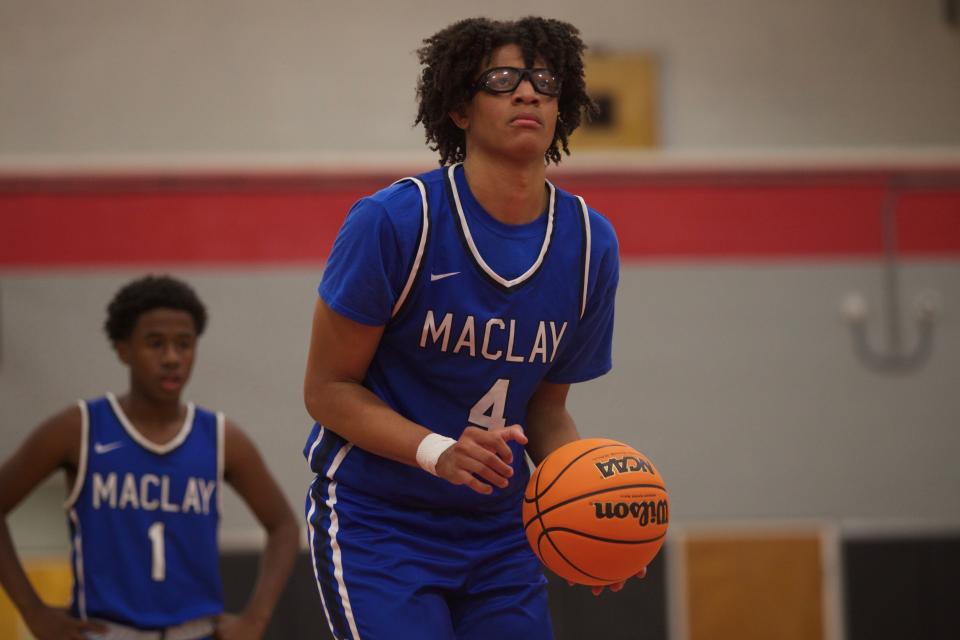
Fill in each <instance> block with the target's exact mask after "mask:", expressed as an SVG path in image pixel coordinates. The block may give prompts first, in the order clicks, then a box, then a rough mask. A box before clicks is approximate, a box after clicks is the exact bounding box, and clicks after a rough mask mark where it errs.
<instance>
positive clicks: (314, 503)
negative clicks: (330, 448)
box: [307, 426, 333, 633]
mask: <svg viewBox="0 0 960 640" xmlns="http://www.w3.org/2000/svg"><path fill="white" fill-rule="evenodd" d="M323 434H324V428H323V427H322V426H321V427H320V433H319V434H317V439H316V440H314V441H313V445H311V447H310V453H309V454H307V460H308V461H309V462H311V463H312V462H313V452H314V451H316V449H317V446H318V445H319V444H320V443H321V442H322V441H323ZM308 495H309V496H310V511H309V512H308V513H307V527H309V529H310V535H309V536H307V537H308V539H309V541H310V566H311V567H313V579H314V580H315V581H316V583H317V591H318V592H319V593H320V605H321V606H322V607H323V614H324V615H325V616H326V617H327V626H328V627H330V633H333V621H332V620H331V619H330V609H329V608H327V601H326V600H325V599H324V597H323V589H322V588H321V587H320V574H319V573H318V571H317V552H316V549H315V546H316V545H315V543H314V540H315V539H316V537H317V533H316V531H315V530H314V527H313V514H315V513H316V512H317V501H316V500H315V499H314V497H313V491H309V492H308Z"/></svg>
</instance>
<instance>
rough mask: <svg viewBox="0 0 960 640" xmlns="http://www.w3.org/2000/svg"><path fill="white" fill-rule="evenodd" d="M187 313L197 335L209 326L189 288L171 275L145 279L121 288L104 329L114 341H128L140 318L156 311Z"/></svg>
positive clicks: (202, 307)
mask: <svg viewBox="0 0 960 640" xmlns="http://www.w3.org/2000/svg"><path fill="white" fill-rule="evenodd" d="M160 308H162V309H176V310H178V311H186V312H187V313H189V314H190V316H191V317H192V318H193V326H194V328H195V329H196V331H197V335H198V336H199V335H200V334H202V333H203V330H204V329H205V328H206V326H207V310H206V308H205V307H204V306H203V303H202V302H201V301H200V298H199V297H197V294H196V293H195V292H194V290H193V289H192V288H190V286H189V285H188V284H187V283H185V282H182V281H180V280H177V279H176V278H171V277H170V276H145V277H143V278H140V279H138V280H134V281H133V282H130V283H128V284H126V285H124V286H123V288H121V289H120V290H119V291H118V292H117V293H116V295H114V296H113V300H111V301H110V304H109V305H107V321H106V322H105V323H104V325H103V328H104V330H105V331H106V332H107V337H108V338H110V341H111V342H117V341H118V340H126V339H127V338H129V337H130V334H131V333H133V328H134V326H136V324H137V320H138V319H139V318H140V316H141V315H143V314H144V313H146V312H147V311H151V310H153V309H160Z"/></svg>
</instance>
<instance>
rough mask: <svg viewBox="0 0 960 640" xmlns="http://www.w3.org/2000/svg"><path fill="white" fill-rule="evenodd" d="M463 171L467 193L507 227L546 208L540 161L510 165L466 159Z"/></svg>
mask: <svg viewBox="0 0 960 640" xmlns="http://www.w3.org/2000/svg"><path fill="white" fill-rule="evenodd" d="M463 170H464V172H465V175H466V178H467V184H469V185H470V192H471V193H472V194H473V197H474V198H476V200H477V202H479V203H480V206H482V207H483V208H484V210H485V211H486V212H487V213H489V214H490V215H491V216H493V217H494V218H496V219H497V220H499V221H500V222H503V223H506V224H526V223H528V222H532V221H534V220H536V219H537V218H538V217H540V214H542V213H543V210H544V209H545V208H546V206H547V195H546V190H545V189H544V188H543V185H544V181H545V180H546V167H545V165H544V164H543V161H542V160H540V161H538V162H524V163H510V162H503V161H496V162H493V161H490V160H488V159H486V158H483V157H480V156H479V155H474V156H472V157H471V156H469V155H468V156H467V159H466V160H465V161H464V163H463Z"/></svg>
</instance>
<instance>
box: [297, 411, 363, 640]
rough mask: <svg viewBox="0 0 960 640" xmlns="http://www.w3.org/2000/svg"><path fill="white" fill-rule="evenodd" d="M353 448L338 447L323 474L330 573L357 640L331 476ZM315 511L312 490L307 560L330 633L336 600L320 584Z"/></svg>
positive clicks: (309, 457)
mask: <svg viewBox="0 0 960 640" xmlns="http://www.w3.org/2000/svg"><path fill="white" fill-rule="evenodd" d="M324 432H325V428H324V427H322V426H321V427H320V433H319V434H318V435H317V439H316V440H315V441H314V442H313V445H311V447H310V453H308V454H307V459H308V460H311V461H312V460H313V452H314V451H315V450H316V448H317V445H319V444H320V442H321V441H322V440H323V435H324ZM352 448H353V445H352V444H349V443H348V444H346V445H344V446H343V447H341V449H340V450H339V451H337V455H336V456H334V458H333V462H332V463H331V464H330V468H329V469H328V470H327V473H326V476H327V478H329V479H330V485H329V487H328V488H327V500H326V504H327V507H328V508H329V509H330V528H329V529H327V533H328V534H329V535H330V549H331V550H332V551H333V575H334V576H335V577H336V580H337V590H338V592H339V593H340V599H341V600H342V601H343V612H344V615H345V616H346V619H347V623H348V624H349V625H350V634H351V636H352V640H360V632H359V631H357V621H356V619H354V617H353V607H352V606H351V604H350V595H349V594H348V593H347V585H346V583H345V582H344V580H343V556H342V554H341V552H340V543H339V542H338V541H337V533H338V532H339V531H340V518H339V517H338V515H337V509H336V504H337V481H336V480H334V479H333V477H334V474H336V472H337V469H339V468H340V463H342V462H343V459H344V458H346V457H347V454H348V453H350V450H351V449H352ZM316 512H317V501H316V499H315V498H314V497H313V491H311V492H310V511H309V513H307V525H308V526H309V527H310V560H311V562H310V564H311V565H312V566H313V577H314V580H316V582H317V591H319V592H320V604H322V605H323V613H324V615H326V617H327V625H328V626H329V627H330V631H331V633H332V632H333V622H332V621H331V618H330V608H329V607H332V606H336V603H329V604H328V603H327V601H326V600H325V599H324V597H323V588H322V587H321V585H320V575H319V573H318V571H317V560H316V558H317V552H316V548H315V542H314V541H315V540H316V537H317V534H316V530H315V529H314V526H313V516H314V514H315V513H316Z"/></svg>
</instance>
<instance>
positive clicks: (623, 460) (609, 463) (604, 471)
mask: <svg viewBox="0 0 960 640" xmlns="http://www.w3.org/2000/svg"><path fill="white" fill-rule="evenodd" d="M596 465H597V469H598V470H599V471H600V474H601V475H602V476H603V477H604V478H612V477H613V476H615V475H617V474H620V473H636V472H638V471H643V472H645V473H652V474H654V475H656V474H657V472H656V471H654V470H653V465H652V464H650V463H649V462H647V461H646V460H644V459H643V458H637V457H636V456H621V457H619V458H610V459H609V460H606V461H604V462H597V463H596Z"/></svg>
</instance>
